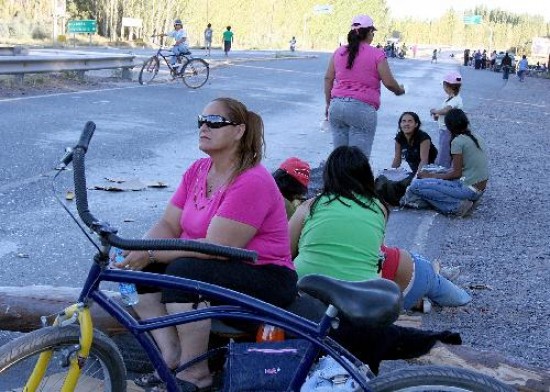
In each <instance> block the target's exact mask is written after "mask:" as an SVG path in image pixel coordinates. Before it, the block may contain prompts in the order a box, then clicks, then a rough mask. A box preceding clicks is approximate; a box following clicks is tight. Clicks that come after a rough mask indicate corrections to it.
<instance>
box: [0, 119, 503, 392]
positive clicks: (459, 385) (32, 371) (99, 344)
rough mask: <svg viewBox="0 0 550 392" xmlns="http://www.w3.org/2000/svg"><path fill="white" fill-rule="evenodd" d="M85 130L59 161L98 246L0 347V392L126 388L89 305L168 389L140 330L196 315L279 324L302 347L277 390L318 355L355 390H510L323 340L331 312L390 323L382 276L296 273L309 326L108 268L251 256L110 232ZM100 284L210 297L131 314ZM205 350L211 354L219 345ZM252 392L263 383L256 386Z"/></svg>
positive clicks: (216, 291) (170, 382)
mask: <svg viewBox="0 0 550 392" xmlns="http://www.w3.org/2000/svg"><path fill="white" fill-rule="evenodd" d="M94 130H95V124H94V123H92V122H88V123H87V124H86V126H85V128H84V131H83V132H82V135H81V137H80V140H79V142H78V144H77V145H76V146H75V147H74V148H73V149H69V150H68V152H67V153H66V155H65V156H64V158H63V159H62V165H63V166H66V165H68V164H69V163H70V162H72V163H73V169H74V185H75V194H76V206H77V211H78V215H79V217H80V219H81V220H82V222H84V224H85V225H86V226H87V227H88V228H89V229H91V230H92V231H93V232H94V233H95V234H96V235H97V236H98V238H99V244H96V243H95V242H94V241H93V240H92V238H91V237H90V236H89V235H88V233H87V231H85V230H84V233H85V234H86V235H87V236H88V238H90V240H92V242H93V243H94V245H95V247H96V248H97V253H96V254H95V256H94V257H93V262H92V264H91V267H90V270H89V273H88V277H87V279H86V281H85V283H84V286H83V288H82V291H81V293H80V296H79V298H78V301H77V302H76V303H75V304H73V305H71V306H69V307H67V308H66V309H64V310H62V311H61V312H60V313H59V314H58V315H57V317H56V319H55V321H54V323H53V325H51V326H44V327H43V328H41V329H39V330H36V331H34V332H31V333H28V334H26V335H23V336H21V337H20V338H18V339H15V340H13V341H11V342H9V343H7V344H6V345H4V346H2V347H0V389H1V390H2V391H6V390H7V391H31V392H34V391H111V392H121V391H122V392H123V391H126V388H127V380H126V379H127V375H126V368H125V363H124V361H123V358H122V356H121V354H120V351H119V350H118V348H117V346H116V345H115V344H114V342H113V341H112V340H111V339H110V338H109V337H107V336H106V335H105V334H103V333H101V332H99V331H97V330H95V329H94V326H93V320H92V317H91V314H90V306H92V304H95V306H99V307H101V308H102V309H104V310H105V311H106V312H107V313H108V314H110V315H111V316H112V317H113V318H114V319H116V320H117V321H118V322H119V323H120V324H121V325H122V326H123V327H125V328H126V329H127V330H128V331H129V332H130V333H131V334H132V335H133V336H134V337H135V338H136V340H137V341H138V342H139V344H140V345H141V346H142V347H143V349H144V351H145V352H146V353H147V356H148V358H149V359H150V361H151V363H152V364H153V367H154V368H155V369H156V371H157V372H158V375H159V377H160V378H161V379H162V381H163V382H164V383H165V384H166V386H167V389H168V391H173V392H176V391H179V389H178V386H177V383H176V380H175V377H174V372H173V371H171V370H170V369H169V368H168V367H167V365H166V364H165V363H164V361H163V360H162V357H161V354H160V352H159V350H158V349H157V347H156V346H155V343H154V342H153V339H152V337H151V335H150V333H149V332H150V331H152V330H154V329H158V328H164V327H167V326H174V325H179V324H184V323H189V322H194V321H199V320H205V319H213V320H220V321H229V320H233V321H234V320H238V321H239V322H244V321H246V322H249V323H265V324H269V325H272V326H276V327H280V328H282V329H284V330H285V331H286V332H287V334H288V336H291V337H292V339H295V340H300V341H301V342H302V345H303V346H305V349H304V352H303V356H302V357H301V359H300V361H299V364H298V365H297V366H296V367H295V369H293V374H292V376H291V377H290V380H289V382H288V386H286V387H285V388H286V390H287V391H300V390H301V387H302V385H303V384H304V382H305V380H306V378H307V376H308V373H309V372H310V369H311V368H312V367H313V366H314V365H315V363H316V361H317V359H318V358H319V356H320V355H321V354H323V355H326V356H329V357H332V358H333V359H334V361H336V362H337V363H338V364H340V365H341V366H342V367H343V368H344V369H345V371H346V372H347V373H348V374H349V377H351V378H352V379H353V383H352V384H353V385H354V388H353V390H355V391H373V392H390V391H391V392H395V391H402V392H405V391H408V392H410V391H448V392H451V391H453V392H457V391H462V392H467V391H470V392H507V391H511V389H509V388H508V387H507V386H505V385H503V384H501V383H500V382H498V381H496V380H494V379H491V378H488V377H486V376H483V375H480V374H477V373H474V372H470V371H466V370H462V369H455V368H449V367H437V366H426V367H413V368H408V369H403V370H399V371H396V372H392V373H388V374H385V375H382V376H379V377H375V376H374V375H373V374H372V372H370V371H369V370H368V369H365V366H364V365H363V364H362V363H361V361H359V360H358V359H357V358H355V357H354V356H353V355H352V354H351V353H350V352H349V351H348V350H346V349H345V348H344V347H342V346H341V345H339V344H338V343H337V342H336V341H334V340H333V339H331V338H330V337H328V334H329V332H330V331H331V329H332V328H337V327H338V322H339V317H342V318H344V317H345V318H346V320H348V321H349V322H350V323H351V324H352V325H354V326H357V327H358V328H360V327H362V326H365V327H381V326H386V325H389V324H391V323H393V322H394V321H395V320H396V319H397V317H398V314H399V311H400V306H401V294H400V292H399V289H398V288H397V286H396V285H395V284H394V283H393V282H390V281H387V280H384V279H378V280H372V281H367V282H353V283H350V282H343V281H339V280H335V279H331V278H327V277H323V276H319V275H310V276H306V277H304V278H302V279H301V280H300V281H299V289H300V291H301V292H303V293H307V294H308V295H310V296H312V297H315V298H317V299H318V300H320V301H321V302H322V303H323V304H325V306H323V308H324V309H325V310H324V314H323V316H322V318H321V320H320V321H319V322H313V321H310V320H308V319H306V318H303V317H301V316H299V315H297V314H294V313H292V312H290V311H287V310H284V309H281V308H278V307H275V306H272V305H270V304H267V303H265V302H262V301H259V300H257V299H255V298H253V297H250V296H247V295H244V294H241V293H238V292H235V291H232V290H229V289H225V288H223V287H219V286H215V285H212V284H207V283H203V282H199V281H193V280H189V279H183V278H178V277H171V276H166V275H158V274H153V273H146V272H138V271H129V270H119V269H111V268H109V252H110V250H111V247H112V246H116V247H118V248H122V249H128V250H149V249H152V250H189V251H195V252H203V253H205V254H209V255H216V256H224V257H228V258H233V259H240V260H249V261H253V260H254V259H255V257H256V254H255V253H254V252H250V251H247V250H243V249H238V248H230V247H224V246H217V245H212V244H205V243H201V242H195V241H190V240H181V239H147V240H143V239H125V238H121V237H119V236H117V234H116V233H117V230H116V229H115V228H113V227H111V226H110V225H109V224H108V223H106V222H102V221H100V220H98V219H96V218H95V217H94V216H93V215H92V213H91V212H90V210H89V208H88V200H87V191H86V189H87V188H86V178H85V165H84V161H85V154H86V151H87V150H88V144H89V142H90V140H91V138H92V135H93V132H94ZM61 172H62V171H60V172H59V173H61ZM59 173H58V175H59ZM56 177H57V176H56ZM54 181H55V178H54ZM65 208H66V207H65ZM67 211H68V210H67ZM75 221H76V218H75ZM81 228H82V227H81ZM101 282H130V283H137V284H141V285H148V286H158V287H164V288H171V289H178V290H184V291H188V292H193V293H196V294H200V295H201V296H204V297H208V298H211V299H215V300H216V303H218V304H219V305H216V306H211V307H207V308H201V309H197V310H194V311H190V312H187V313H182V314H176V315H169V316H163V317H158V318H154V319H147V320H136V319H135V318H133V317H132V316H131V314H130V313H129V312H128V311H126V310H125V308H124V307H123V306H122V305H121V304H119V303H118V302H117V301H114V300H113V299H112V298H111V297H110V296H108V295H107V294H106V293H105V292H104V291H102V290H101V289H100V284H101ZM213 351H216V353H219V349H218V350H213ZM229 352H230V349H229ZM213 354H215V353H214V352H212V351H209V352H208V353H206V354H204V355H202V356H201V357H199V358H196V359H194V360H192V361H190V362H189V363H187V364H184V365H182V366H180V367H179V368H178V369H177V371H181V370H183V369H185V368H186V367H188V366H191V365H192V364H193V363H196V362H197V361H201V360H204V359H206V358H209V357H210V356H211V355H213ZM257 390H266V389H263V387H262V388H259V389H257ZM308 390H309V391H311V390H315V389H308ZM347 390H349V389H347Z"/></svg>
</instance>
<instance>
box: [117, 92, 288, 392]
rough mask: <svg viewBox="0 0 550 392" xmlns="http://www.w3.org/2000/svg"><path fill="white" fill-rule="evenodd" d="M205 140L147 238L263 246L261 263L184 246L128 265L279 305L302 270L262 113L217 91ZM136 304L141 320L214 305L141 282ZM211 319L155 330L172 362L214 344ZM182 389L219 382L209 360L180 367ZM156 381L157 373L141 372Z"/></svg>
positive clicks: (131, 258)
mask: <svg viewBox="0 0 550 392" xmlns="http://www.w3.org/2000/svg"><path fill="white" fill-rule="evenodd" d="M198 131H199V133H198V136H199V148H200V149H201V151H203V152H204V153H206V154H207V155H208V157H207V158H203V159H199V160H197V161H196V162H195V163H193V164H192V165H191V166H190V167H189V168H188V169H187V171H186V172H185V173H184V175H183V179H182V181H181V183H180V185H179V187H178V189H177V190H176V192H175V193H174V195H173V196H172V199H171V200H170V202H169V203H168V206H167V207H166V210H165V212H164V215H163V216H162V217H161V219H160V220H159V221H158V222H157V223H156V224H155V225H154V226H153V227H152V228H151V229H150V230H149V231H148V232H147V234H146V237H147V238H186V239H194V240H199V241H204V242H209V243H214V244H219V245H227V246H233V247H239V248H245V249H249V250H255V251H256V252H258V260H257V262H256V263H255V264H249V263H246V262H242V261H239V260H226V259H220V258H217V259H216V258H212V256H206V255H201V254H196V253H193V252H184V251H154V252H151V251H149V252H144V251H133V252H130V253H129V254H128V255H127V256H126V258H125V261H124V262H123V263H122V264H121V267H123V268H129V269H134V270H143V271H149V272H156V273H165V274H168V275H175V276H180V277H184V278H189V279H194V280H198V281H202V282H207V283H213V284H216V285H219V286H223V287H227V288H230V289H232V290H236V291H239V292H242V293H246V294H248V295H251V296H254V297H256V298H259V299H261V300H263V301H266V302H269V303H272V304H274V305H277V306H286V305H288V304H290V303H291V302H292V301H293V300H294V298H295V296H296V283H297V275H296V272H295V270H294V267H293V264H292V259H291V256H290V241H289V236H288V225H287V218H286V212H285V204H284V201H283V197H282V195H281V193H280V192H279V190H278V188H277V185H276V183H275V180H274V179H273V177H272V176H271V173H270V172H269V171H267V169H266V168H265V167H264V166H262V165H261V163H260V162H261V159H262V156H263V152H264V133H263V131H264V128H263V121H262V119H261V117H260V116H259V115H257V114H256V113H254V112H252V111H249V110H248V109H247V108H246V106H245V105H243V104H242V103H241V102H239V101H236V100H234V99H231V98H218V99H215V100H213V101H212V102H210V103H209V104H208V105H206V107H205V108H204V110H203V112H202V114H201V115H199V117H198ZM138 293H140V297H139V303H138V304H137V305H134V310H135V311H136V313H137V314H138V315H139V316H140V318H141V319H142V320H144V319H150V318H153V317H159V316H163V315H166V314H174V313H180V312H186V311H189V310H192V309H194V308H197V307H198V308H201V307H205V306H208V304H209V299H208V298H203V297H200V296H198V295H196V294H188V293H184V292H180V291H173V290H162V292H160V291H159V289H157V288H153V287H138ZM209 333H210V320H205V321H199V322H195V323H191V324H185V325H178V326H177V327H170V328H164V329H161V330H154V331H152V335H153V337H154V339H155V341H156V343H157V344H158V346H159V348H160V350H161V352H162V355H163V357H164V360H165V361H166V363H167V364H168V365H169V366H171V367H172V368H176V367H177V366H178V365H180V364H182V363H186V362H187V361H189V360H190V359H192V358H195V357H197V356H198V355H200V354H203V353H205V352H206V351H207V347H208V338H209ZM177 377H178V380H179V383H180V387H181V389H182V390H185V391H187V390H189V391H191V390H197V388H204V387H208V386H210V385H211V384H212V376H211V374H210V371H209V368H208V364H207V362H206V361H203V362H201V363H199V364H197V365H195V366H193V367H191V368H189V369H186V370H185V371H183V372H179V373H178V374H177ZM136 382H138V383H139V384H141V385H144V384H145V386H147V387H151V386H152V385H153V384H155V383H158V382H159V381H158V378H157V377H156V375H155V374H150V375H148V376H145V377H142V378H141V379H138V380H136Z"/></svg>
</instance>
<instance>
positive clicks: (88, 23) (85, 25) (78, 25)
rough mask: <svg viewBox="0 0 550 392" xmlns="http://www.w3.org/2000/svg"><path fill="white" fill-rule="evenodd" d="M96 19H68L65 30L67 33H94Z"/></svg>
mask: <svg viewBox="0 0 550 392" xmlns="http://www.w3.org/2000/svg"><path fill="white" fill-rule="evenodd" d="M96 31H97V21H95V20H69V22H68V23H67V32H69V33H73V34H74V33H95V32H96Z"/></svg>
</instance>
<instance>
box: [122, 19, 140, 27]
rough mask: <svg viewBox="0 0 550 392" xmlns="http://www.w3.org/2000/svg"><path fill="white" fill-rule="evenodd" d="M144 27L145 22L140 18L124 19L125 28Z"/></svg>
mask: <svg viewBox="0 0 550 392" xmlns="http://www.w3.org/2000/svg"><path fill="white" fill-rule="evenodd" d="M142 25H143V20H142V19H138V18H126V17H123V18H122V26H123V27H141V26H142Z"/></svg>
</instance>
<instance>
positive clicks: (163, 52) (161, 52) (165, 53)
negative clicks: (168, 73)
mask: <svg viewBox="0 0 550 392" xmlns="http://www.w3.org/2000/svg"><path fill="white" fill-rule="evenodd" d="M155 56H156V57H157V58H158V57H160V58H162V59H163V60H164V63H165V64H166V66H167V67H168V68H169V69H170V70H173V69H174V67H173V66H172V65H171V64H170V62H169V61H168V60H169V59H170V57H172V56H176V58H178V57H183V58H185V60H186V63H188V62H189V60H190V59H192V58H193V57H192V56H191V55H189V54H178V55H176V54H175V53H174V52H172V51H171V50H170V49H168V48H165V47H163V46H161V47H160V48H158V50H157V53H155Z"/></svg>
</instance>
